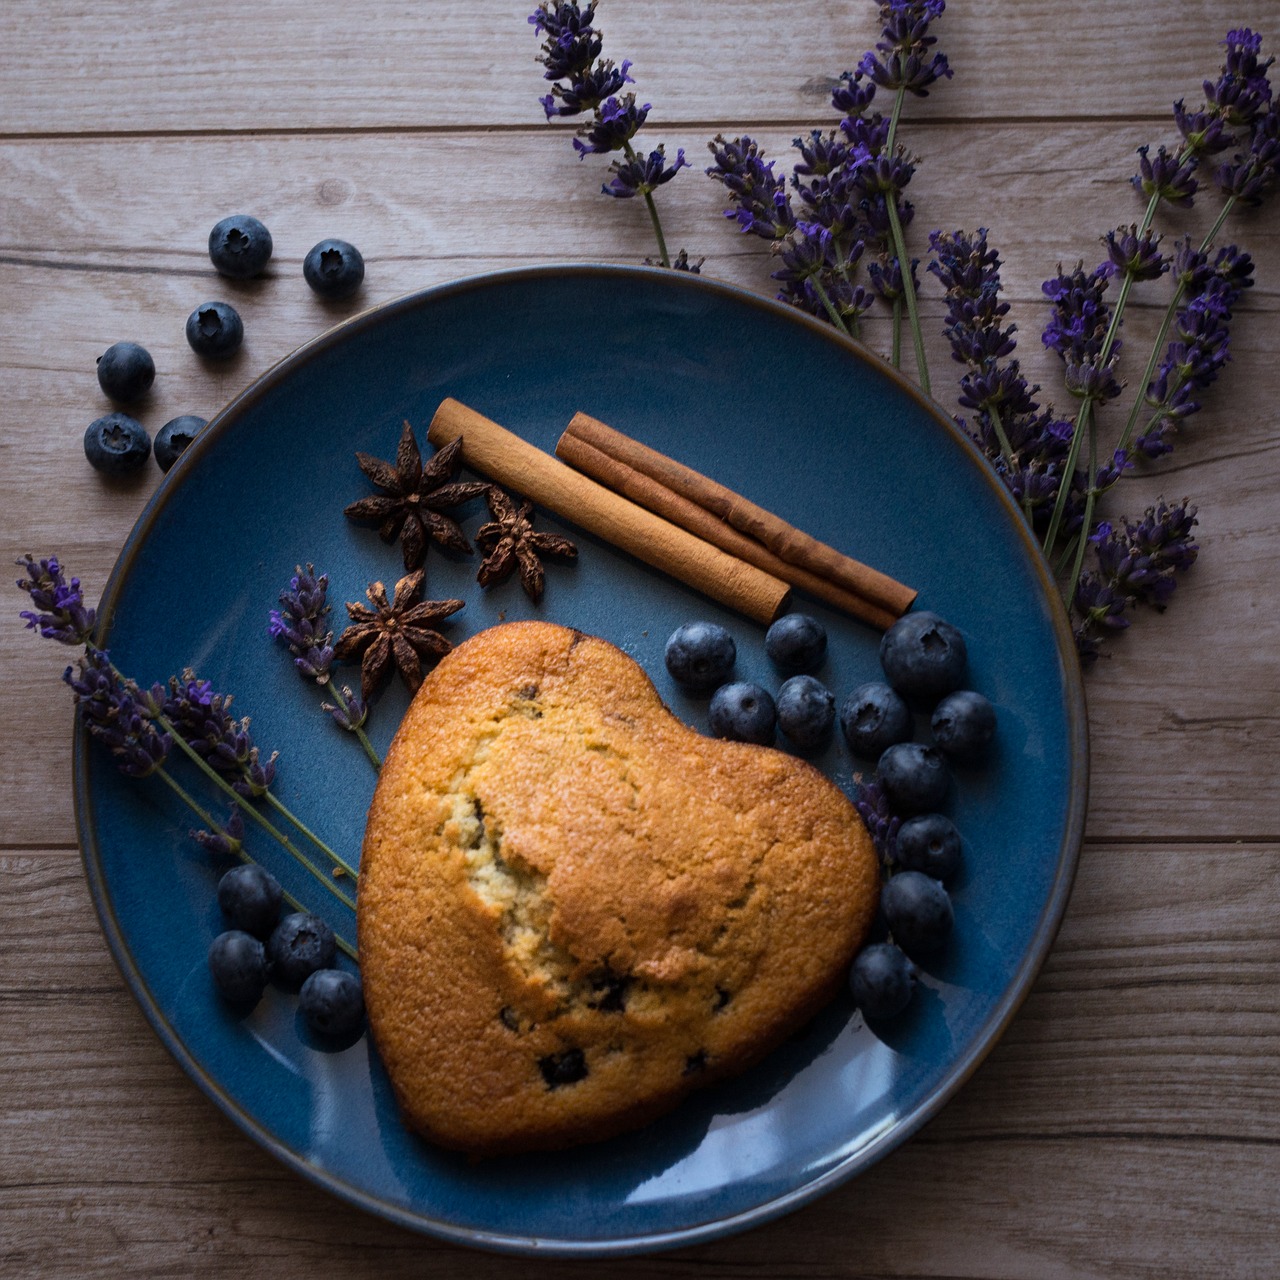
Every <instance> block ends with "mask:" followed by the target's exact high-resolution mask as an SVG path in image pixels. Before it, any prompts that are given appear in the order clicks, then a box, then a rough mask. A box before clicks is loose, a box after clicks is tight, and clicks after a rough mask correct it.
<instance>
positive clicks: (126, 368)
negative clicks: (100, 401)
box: [98, 342, 156, 404]
mask: <svg viewBox="0 0 1280 1280" xmlns="http://www.w3.org/2000/svg"><path fill="white" fill-rule="evenodd" d="M155 380H156V362H155V361H154V360H153V359H152V358H151V352H149V351H148V350H147V349H146V347H140V346H138V344H137V343H136V342H115V343H112V345H111V346H109V347H108V348H107V349H106V350H105V351H104V352H103V353H102V354H101V355H100V356H99V357H98V386H100V387H101V388H102V389H103V391H105V392H106V393H107V395H109V396H110V397H111V398H112V399H113V400H116V401H118V402H119V403H120V404H130V403H132V402H133V401H134V400H141V399H142V397H143V396H145V395H146V394H147V392H148V391H150V390H151V384H152V383H153V382H154V381H155Z"/></svg>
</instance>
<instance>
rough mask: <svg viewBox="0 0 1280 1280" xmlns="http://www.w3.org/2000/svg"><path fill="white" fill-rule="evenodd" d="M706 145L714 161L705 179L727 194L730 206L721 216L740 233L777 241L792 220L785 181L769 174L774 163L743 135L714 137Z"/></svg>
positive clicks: (793, 224)
mask: <svg viewBox="0 0 1280 1280" xmlns="http://www.w3.org/2000/svg"><path fill="white" fill-rule="evenodd" d="M707 146H708V148H709V149H710V151H711V156H712V159H714V161H715V164H714V165H712V166H711V167H710V168H708V169H707V170H706V173H707V176H708V177H709V178H713V179H714V180H715V181H716V182H719V183H720V184H721V185H722V186H723V187H724V188H725V190H726V191H728V193H729V200H730V203H731V205H732V208H729V209H726V210H725V211H724V216H725V217H726V218H733V219H735V220H736V221H737V223H738V225H739V227H741V228H742V230H743V232H744V233H750V234H752V235H757V236H760V237H761V238H762V239H764V240H781V239H782V237H783V236H785V235H786V234H787V232H789V231H790V230H791V229H792V228H793V227H794V226H795V224H796V219H795V215H794V214H793V213H792V211H791V200H790V197H789V196H788V195H787V189H786V182H785V181H784V180H783V179H782V178H779V177H778V176H777V175H776V174H775V173H774V172H773V166H774V161H772V160H769V161H766V160H765V158H764V156H763V155H762V154H761V151H760V147H759V144H758V143H756V142H755V141H754V140H753V139H751V138H749V137H747V136H746V135H745V134H744V135H742V136H741V137H737V138H725V136H724V135H723V134H717V135H716V136H715V138H714V139H713V140H712V141H711V142H709V143H707Z"/></svg>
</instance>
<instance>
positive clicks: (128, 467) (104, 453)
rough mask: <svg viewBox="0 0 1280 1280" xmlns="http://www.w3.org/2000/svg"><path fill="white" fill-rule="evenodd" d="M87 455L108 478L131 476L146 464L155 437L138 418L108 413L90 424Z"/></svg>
mask: <svg viewBox="0 0 1280 1280" xmlns="http://www.w3.org/2000/svg"><path fill="white" fill-rule="evenodd" d="M84 456H85V457H86V458H88V459H89V465H90V466H93V467H96V468H97V469H98V470H99V471H101V472H103V473H105V474H106V475H109V476H125V475H129V474H130V473H131V472H133V471H138V470H140V469H141V468H142V467H143V466H145V465H146V461H147V459H148V458H149V457H150V456H151V437H150V436H148V435H147V433H146V431H145V430H144V429H143V426H142V423H140V422H139V421H138V420H137V419H136V418H131V417H129V415H128V414H127V413H108V414H106V415H105V416H104V417H101V418H95V419H94V420H93V421H92V422H91V423H89V426H88V428H87V429H86V431H85V433H84Z"/></svg>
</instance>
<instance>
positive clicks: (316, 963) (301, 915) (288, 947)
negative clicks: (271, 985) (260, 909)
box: [267, 911, 338, 991]
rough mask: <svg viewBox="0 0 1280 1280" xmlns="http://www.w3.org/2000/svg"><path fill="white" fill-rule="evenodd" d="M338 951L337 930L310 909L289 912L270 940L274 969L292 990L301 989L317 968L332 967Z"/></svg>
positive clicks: (269, 953) (268, 947)
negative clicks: (335, 935) (334, 933)
mask: <svg viewBox="0 0 1280 1280" xmlns="http://www.w3.org/2000/svg"><path fill="white" fill-rule="evenodd" d="M337 952H338V943H337V939H336V938H335V937H334V936H333V930H332V929H331V928H330V927H329V925H328V924H327V923H326V922H325V921H324V920H322V919H321V918H320V917H319V916H315V915H312V914H311V913H310V912H309V911H295V912H293V913H292V914H291V915H287V916H285V918H284V919H283V920H281V921H280V923H279V924H278V925H276V927H275V929H274V930H273V931H272V934H271V937H270V939H269V940H268V942H267V958H268V959H269V960H270V961H271V967H272V972H273V974H274V975H275V977H276V978H277V979H278V980H279V982H280V985H281V986H282V987H284V988H285V989H286V990H289V991H297V990H298V989H299V988H300V987H301V986H302V984H303V983H304V982H305V981H306V980H307V979H308V978H309V977H310V976H311V975H312V974H313V973H315V972H316V970H317V969H329V968H332V967H333V962H334V959H335V958H336V957H337Z"/></svg>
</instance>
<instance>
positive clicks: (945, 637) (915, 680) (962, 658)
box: [880, 613, 968, 705]
mask: <svg viewBox="0 0 1280 1280" xmlns="http://www.w3.org/2000/svg"><path fill="white" fill-rule="evenodd" d="M967 659H968V655H967V653H966V651H965V645H964V637H963V636H962V635H961V634H960V632H959V631H957V630H956V628H955V627H953V626H952V625H951V624H950V623H949V622H944V621H943V620H942V619H941V618H940V617H938V615H937V614H936V613H909V614H907V615H906V617H905V618H899V619H898V621H897V622H895V623H894V624H893V626H891V627H890V628H889V630H888V631H886V632H885V633H884V637H883V639H881V641H880V665H881V666H882V667H883V668H884V673H885V675H886V676H887V677H888V679H889V683H890V684H891V685H893V687H894V688H895V689H896V690H897V691H898V692H899V693H900V694H902V695H903V697H905V698H908V699H910V700H912V701H914V702H919V703H923V704H927V705H932V704H933V703H935V702H936V701H937V700H938V699H939V698H940V697H942V695H943V694H944V693H950V692H951V691H952V690H953V689H958V688H959V687H960V683H961V681H962V680H963V679H964V669H965V663H966V661H967Z"/></svg>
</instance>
